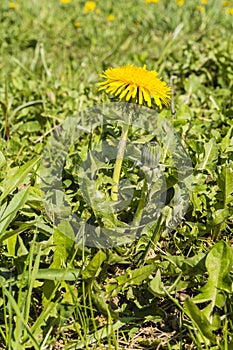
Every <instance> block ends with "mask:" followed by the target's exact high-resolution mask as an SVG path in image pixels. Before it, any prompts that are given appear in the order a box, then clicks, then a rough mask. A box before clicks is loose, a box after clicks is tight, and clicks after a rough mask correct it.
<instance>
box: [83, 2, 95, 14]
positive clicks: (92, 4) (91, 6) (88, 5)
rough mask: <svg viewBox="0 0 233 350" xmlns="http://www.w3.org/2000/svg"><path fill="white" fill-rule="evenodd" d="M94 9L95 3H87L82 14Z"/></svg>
mask: <svg viewBox="0 0 233 350" xmlns="http://www.w3.org/2000/svg"><path fill="white" fill-rule="evenodd" d="M95 8H96V3H95V1H87V2H86V3H85V6H84V12H91V11H93V10H94V9H95Z"/></svg>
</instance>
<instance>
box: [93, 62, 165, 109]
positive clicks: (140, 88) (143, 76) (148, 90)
mask: <svg viewBox="0 0 233 350" xmlns="http://www.w3.org/2000/svg"><path fill="white" fill-rule="evenodd" d="M157 74H158V73H157V72H156V71H155V70H152V71H148V70H147V69H146V66H144V67H143V68H141V67H135V66H133V65H132V64H129V65H126V66H122V67H118V68H109V69H107V70H105V71H104V72H103V73H102V74H100V76H101V77H102V78H104V79H106V80H105V81H103V82H101V83H98V85H99V86H100V87H99V90H106V92H107V93H110V94H112V95H115V96H118V98H119V99H120V100H125V101H127V102H128V101H130V100H131V99H132V100H133V101H135V102H136V103H138V104H140V105H142V104H143V102H144V101H145V102H146V103H147V105H148V107H151V96H152V97H153V98H154V101H155V103H156V104H157V106H159V108H162V104H161V102H163V103H164V104H165V105H166V106H168V104H169V100H170V94H171V90H170V88H169V87H168V86H167V85H166V83H165V82H163V81H161V80H160V79H159V78H158V77H157Z"/></svg>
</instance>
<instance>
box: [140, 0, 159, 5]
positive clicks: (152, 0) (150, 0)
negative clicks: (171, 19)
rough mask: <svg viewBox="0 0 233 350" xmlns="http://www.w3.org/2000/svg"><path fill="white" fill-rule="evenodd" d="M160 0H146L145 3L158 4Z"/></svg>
mask: <svg viewBox="0 0 233 350" xmlns="http://www.w3.org/2000/svg"><path fill="white" fill-rule="evenodd" d="M159 1H160V0H144V3H145V4H146V5H147V4H152V3H154V4H156V3H157V2H159Z"/></svg>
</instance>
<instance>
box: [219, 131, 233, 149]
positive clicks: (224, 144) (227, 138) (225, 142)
mask: <svg viewBox="0 0 233 350" xmlns="http://www.w3.org/2000/svg"><path fill="white" fill-rule="evenodd" d="M232 130H233V127H231V128H230V129H229V130H228V132H227V134H226V136H225V137H223V139H222V142H221V151H222V152H224V151H225V150H226V149H227V147H228V146H229V145H230V141H231V134H232Z"/></svg>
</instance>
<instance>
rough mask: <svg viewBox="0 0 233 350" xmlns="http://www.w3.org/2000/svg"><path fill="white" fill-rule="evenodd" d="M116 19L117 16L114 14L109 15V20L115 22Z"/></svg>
mask: <svg viewBox="0 0 233 350" xmlns="http://www.w3.org/2000/svg"><path fill="white" fill-rule="evenodd" d="M114 19H115V16H113V15H112V14H110V15H108V21H109V22H113V21H114Z"/></svg>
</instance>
